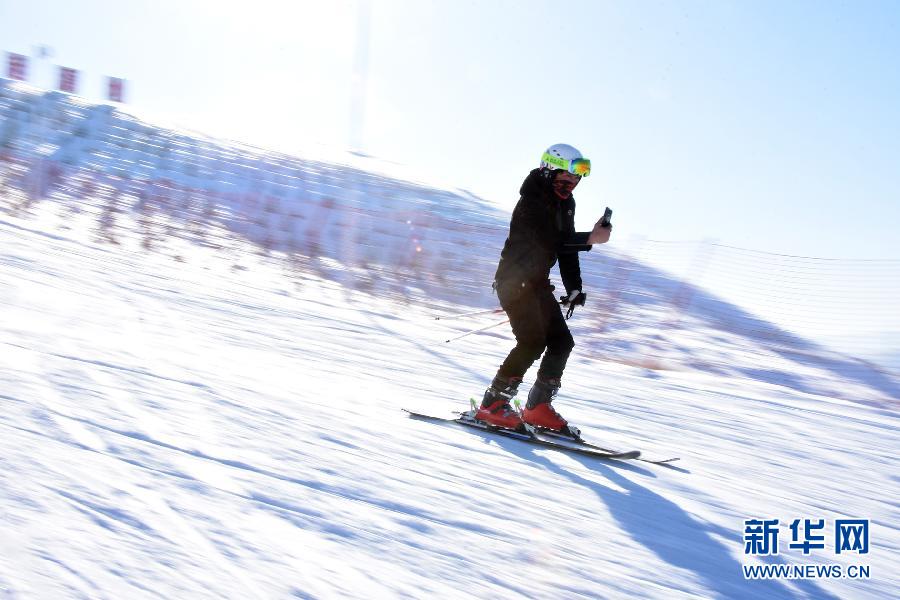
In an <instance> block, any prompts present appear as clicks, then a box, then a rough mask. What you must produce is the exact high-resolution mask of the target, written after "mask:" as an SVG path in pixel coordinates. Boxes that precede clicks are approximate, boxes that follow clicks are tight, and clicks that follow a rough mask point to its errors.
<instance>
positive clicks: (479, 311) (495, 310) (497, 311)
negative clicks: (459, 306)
mask: <svg viewBox="0 0 900 600" xmlns="http://www.w3.org/2000/svg"><path fill="white" fill-rule="evenodd" d="M499 312H503V309H502V308H492V309H490V310H476V311H475V312H469V313H462V314H459V315H444V316H443V317H435V318H434V320H435V321H440V320H441V319H443V320H445V321H446V320H448V319H459V318H461V317H474V316H475V315H487V314H493V313H499Z"/></svg>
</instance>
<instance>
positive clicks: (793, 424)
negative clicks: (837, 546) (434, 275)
mask: <svg viewBox="0 0 900 600" xmlns="http://www.w3.org/2000/svg"><path fill="white" fill-rule="evenodd" d="M54 210H57V207H56V206H55V205H53V204H49V203H47V204H41V205H38V207H37V208H36V209H35V210H34V212H33V214H32V216H31V217H30V218H28V219H18V218H13V217H9V216H6V217H3V218H0V248H2V258H0V283H2V285H0V305H2V311H0V340H2V341H0V357H2V359H0V406H2V411H0V431H2V433H0V461H2V468H0V478H2V484H0V557H2V560H0V597H3V598H35V597H38V598H60V597H67V598H68V597H89V598H123V597H128V598H143V597H147V598H149V597H165V598H176V597H177V598H222V597H228V598H238V597H240V598H245V597H259V598H280V597H290V596H296V597H302V598H332V597H353V598H373V597H414V598H426V597H447V598H457V597H458V598H463V597H472V596H474V597H482V598H494V597H509V596H511V595H513V594H521V595H523V596H525V597H535V598H560V597H585V598H631V597H648V598H691V597H703V598H707V597H718V598H751V597H752V598H757V597H767V598H838V597H840V598H887V597H892V596H896V595H897V592H898V590H900V587H898V585H900V581H898V576H897V571H896V568H895V567H891V566H890V565H892V564H894V565H896V557H897V552H898V550H900V548H898V546H900V534H898V531H897V526H896V523H897V522H898V517H900V514H898V506H897V503H896V497H897V490H898V485H897V484H898V478H897V472H898V470H897V462H896V450H897V448H898V442H900V436H898V420H897V416H896V412H894V411H891V410H887V409H883V408H878V407H876V406H872V405H866V404H862V403H857V402H848V401H843V400H839V399H835V398H832V397H828V396H823V395H816V394H813V393H809V392H802V391H799V390H796V389H792V388H791V387H786V386H777V385H773V384H772V383H768V382H760V381H754V380H752V379H749V378H747V377H736V376H730V375H727V374H723V375H711V374H708V373H703V372H679V371H648V370H644V369H641V368H636V367H629V366H624V365H621V364H617V363H612V362H598V361H595V360H591V359H590V358H589V357H586V356H585V354H583V353H579V352H578V350H577V349H576V354H575V355H574V356H573V359H572V361H571V366H570V369H569V370H568V371H567V380H566V384H565V387H564V388H563V390H562V391H561V396H560V399H559V400H558V404H559V406H560V409H561V410H563V411H564V414H566V416H568V417H569V418H570V419H572V420H574V421H575V422H577V423H579V424H580V425H582V426H583V427H584V428H585V429H586V430H587V432H588V435H590V436H592V437H594V438H596V439H600V440H602V441H603V442H609V443H610V444H614V445H619V446H622V447H638V448H641V449H643V450H645V451H646V452H648V453H652V454H655V455H660V456H661V455H670V454H676V455H679V456H681V457H682V461H681V463H680V465H681V468H680V469H678V470H674V469H664V468H657V467H653V466H650V465H646V464H643V463H628V464H623V463H612V462H602V461H597V460H592V459H588V458H580V457H576V456H569V455H565V454H561V453H559V452H555V451H552V450H544V449H538V448H535V447H531V446H528V445H525V444H523V443H521V442H517V441H512V440H504V439H499V438H496V437H491V436H489V435H486V434H481V433H477V432H471V431H467V430H462V429H457V428H453V427H452V426H440V425H432V424H428V423H422V422H417V421H413V420H410V419H407V418H406V417H404V415H403V413H402V412H401V410H400V407H401V406H407V407H411V408H419V409H427V410H432V411H441V410H444V409H449V408H452V407H454V406H462V405H464V403H465V401H466V399H467V398H468V397H469V396H471V395H473V394H477V393H478V392H479V391H480V390H481V389H483V387H484V385H485V383H486V381H487V379H488V377H489V376H490V374H491V373H492V370H493V369H494V367H495V365H496V363H497V362H498V360H499V359H500V358H501V354H502V353H503V352H504V351H505V347H506V346H507V345H509V338H508V336H505V335H504V336H502V337H503V339H502V340H501V339H499V337H497V336H480V337H479V336H476V337H470V338H466V339H465V340H460V342H458V343H455V344H443V343H441V340H443V339H445V338H446V337H447V333H448V331H449V330H448V329H446V328H445V326H442V325H439V324H437V323H436V322H435V321H434V320H433V319H432V317H433V316H434V313H433V311H428V310H424V309H421V308H417V307H416V306H415V305H412V306H405V307H402V306H400V305H397V304H395V303H393V302H391V301H387V300H379V299H378V298H375V297H371V296H366V295H364V294H360V293H356V292H350V291H347V290H346V289H342V288H339V287H338V286H337V285H336V284H334V283H331V282H329V281H327V280H322V279H318V278H315V277H314V276H312V275H308V276H305V277H304V278H302V279H300V280H296V281H295V283H291V282H290V281H289V280H288V279H287V278H285V277H284V274H283V271H282V268H281V266H280V265H279V264H277V263H276V262H275V261H274V260H273V259H270V258H264V257H257V258H247V262H246V263H245V264H246V267H247V268H246V270H243V271H237V272H236V271H234V270H233V269H232V268H231V261H230V260H226V259H225V258H223V255H222V253H221V252H219V251H216V250H213V249H209V248H203V247H196V246H192V245H190V244H188V243H187V242H184V243H183V245H184V247H183V248H180V249H179V252H180V253H181V254H182V255H184V256H185V257H186V259H185V260H184V261H182V262H177V261H173V260H171V258H169V257H168V256H166V255H164V254H162V253H153V252H150V253H147V252H139V251H138V248H139V247H138V240H136V239H125V240H123V241H122V245H121V246H119V247H115V246H109V245H100V244H96V243H94V242H93V241H92V240H91V239H90V237H89V236H88V235H86V234H85V233H84V232H83V231H82V230H81V229H73V230H71V231H68V232H59V231H54V230H53V228H52V227H50V226H49V225H48V224H49V223H52V222H54V219H56V218H57V215H55V214H54V213H53V211H54ZM173 243H174V242H173ZM498 336H499V334H498ZM717 343H718V344H719V345H721V344H722V343H723V342H717ZM727 350H728V352H730V353H732V354H734V355H740V353H741V352H748V353H749V355H750V356H752V355H753V354H752V352H751V351H750V350H746V349H745V347H744V346H741V345H735V346H733V347H729V348H727ZM833 378H834V381H833V382H832V383H833V384H835V385H839V384H840V383H841V382H840V380H839V379H837V376H833ZM751 517H758V518H779V519H780V520H781V523H782V527H781V539H782V553H781V555H780V556H778V557H775V558H774V561H773V562H776V563H784V564H842V565H844V566H846V565H850V564H866V565H870V568H871V578H870V579H868V580H850V579H841V580H818V581H813V580H803V581H784V582H775V581H768V582H766V581H745V580H744V579H743V576H742V574H741V565H742V564H745V563H746V564H754V563H755V562H756V561H757V559H754V558H751V557H746V556H745V555H744V554H743V539H742V534H743V520H744V519H746V518H751ZM843 517H860V518H870V519H872V530H871V545H872V550H871V552H870V553H869V554H868V555H865V556H862V557H860V556H854V555H847V554H842V555H840V556H836V555H834V553H833V552H831V551H828V552H825V551H818V552H815V551H814V552H813V554H812V555H811V556H809V557H804V556H803V555H802V554H801V553H800V552H799V551H788V550H787V548H786V547H785V546H786V543H787V541H788V540H789V537H788V536H789V530H788V529H787V527H786V525H787V524H788V523H789V521H790V520H791V519H793V518H826V519H828V520H829V522H830V521H832V520H833V519H835V518H843Z"/></svg>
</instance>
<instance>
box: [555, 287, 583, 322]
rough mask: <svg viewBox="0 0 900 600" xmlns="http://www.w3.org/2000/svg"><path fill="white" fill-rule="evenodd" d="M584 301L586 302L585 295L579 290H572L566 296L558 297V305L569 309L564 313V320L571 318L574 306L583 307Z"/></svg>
mask: <svg viewBox="0 0 900 600" xmlns="http://www.w3.org/2000/svg"><path fill="white" fill-rule="evenodd" d="M585 300H587V294H585V293H584V292H582V291H581V290H573V291H572V292H570V293H569V295H568V296H560V297H559V303H560V304H562V305H563V306H568V307H569V310H568V311H566V319H568V318H569V317H571V316H572V313H573V312H575V307H576V306H584V301H585Z"/></svg>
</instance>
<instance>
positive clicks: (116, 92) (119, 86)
mask: <svg viewBox="0 0 900 600" xmlns="http://www.w3.org/2000/svg"><path fill="white" fill-rule="evenodd" d="M107 89H108V92H107V95H108V98H109V99H110V100H112V101H113V102H124V100H122V98H124V97H125V80H124V79H121V78H119V77H110V78H109V85H108V86H107Z"/></svg>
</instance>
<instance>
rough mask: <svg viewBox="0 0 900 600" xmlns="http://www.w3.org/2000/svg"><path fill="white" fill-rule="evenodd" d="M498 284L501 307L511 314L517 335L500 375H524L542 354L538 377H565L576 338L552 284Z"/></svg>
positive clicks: (513, 327)
mask: <svg viewBox="0 0 900 600" xmlns="http://www.w3.org/2000/svg"><path fill="white" fill-rule="evenodd" d="M495 286H496V290H497V297H498V298H499V299H500V306H501V307H503V310H504V311H506V314H507V315H508V316H509V323H510V325H512V330H513V334H514V335H515V336H516V347H515V348H513V349H512V351H510V353H509V355H508V356H507V357H506V360H505V361H503V364H502V365H501V366H500V370H499V371H497V375H498V376H499V377H503V378H506V379H508V378H510V377H523V376H524V375H525V372H526V371H528V369H529V367H531V365H532V364H534V361H536V360H537V359H538V358H540V356H541V354H543V355H544V358H543V360H541V366H540V368H539V369H538V377H539V378H540V379H543V380H545V381H546V380H547V379H557V380H558V379H560V378H562V374H563V370H564V369H565V368H566V361H567V360H568V359H569V354H571V353H572V348H574V347H575V340H573V339H572V334H571V332H570V331H569V327H568V326H567V325H566V320H565V319H564V318H563V315H562V310H561V309H560V306H559V302H558V301H557V300H556V297H555V296H554V295H553V289H554V288H553V286H552V285H550V282H549V281H547V282H542V283H541V284H539V285H534V284H530V283H526V284H525V285H524V286H523V285H522V284H521V283H519V284H512V285H510V284H508V283H502V282H497V283H496V284H495ZM545 350H546V351H545Z"/></svg>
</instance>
